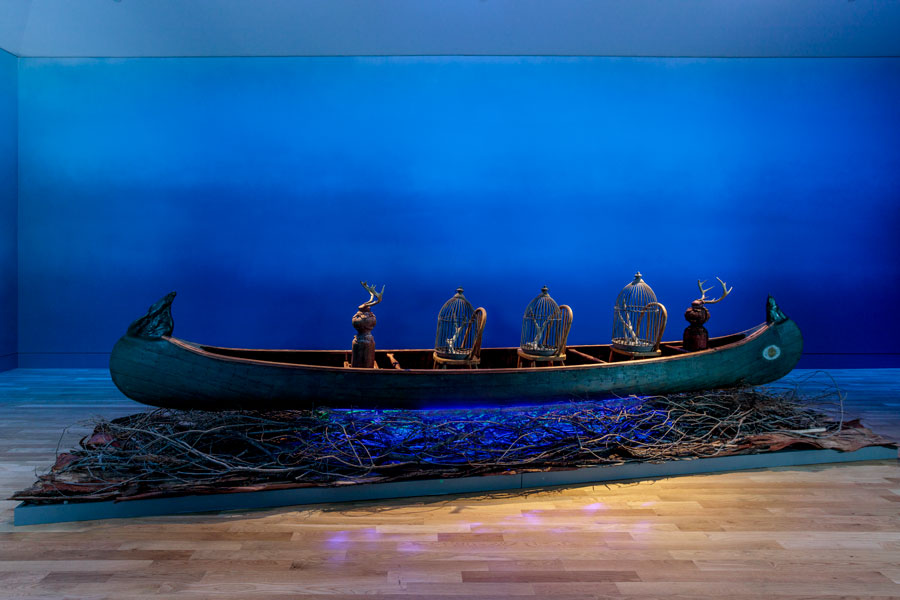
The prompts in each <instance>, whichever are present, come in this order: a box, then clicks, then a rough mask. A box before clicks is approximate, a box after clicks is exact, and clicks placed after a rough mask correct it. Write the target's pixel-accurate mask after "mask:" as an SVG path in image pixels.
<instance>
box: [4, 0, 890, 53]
mask: <svg viewBox="0 0 900 600" xmlns="http://www.w3.org/2000/svg"><path fill="white" fill-rule="evenodd" d="M0 48H3V49H4V50H7V51H8V52H10V53H12V54H15V55H17V56H22V57H38V56H51V57H132V56H134V57H138V56H323V55H324V56H331V55H472V54H483V55H484V54H486V55H589V56H698V57H706V56H723V57H741V56H745V57H756V56H900V2H898V1H896V0H881V1H878V0H0Z"/></svg>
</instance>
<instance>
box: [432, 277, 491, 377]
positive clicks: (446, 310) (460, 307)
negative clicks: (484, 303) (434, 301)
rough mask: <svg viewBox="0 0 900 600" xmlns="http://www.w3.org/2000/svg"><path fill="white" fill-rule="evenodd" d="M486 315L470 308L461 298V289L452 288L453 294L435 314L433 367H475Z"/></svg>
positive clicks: (463, 298)
mask: <svg viewBox="0 0 900 600" xmlns="http://www.w3.org/2000/svg"><path fill="white" fill-rule="evenodd" d="M486 316H487V314H486V312H485V310H484V309H483V308H478V309H476V308H473V307H472V304H471V303H470V302H469V301H468V300H466V297H465V296H463V289H462V288H461V287H460V288H456V294H455V295H454V296H453V297H452V298H450V299H449V300H447V301H446V302H445V303H444V305H443V306H442V307H441V310H440V312H439V313H438V321H437V333H436V334H435V336H434V360H435V364H436V365H438V364H440V365H442V366H447V365H453V364H454V363H465V364H466V365H468V366H472V365H477V364H478V362H479V358H480V356H479V354H480V352H481V336H482V334H483V333H484V323H485V319H486Z"/></svg>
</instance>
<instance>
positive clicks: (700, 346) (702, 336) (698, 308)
mask: <svg viewBox="0 0 900 600" xmlns="http://www.w3.org/2000/svg"><path fill="white" fill-rule="evenodd" d="M716 279H719V278H718V277H716ZM704 283H706V282H705V281H700V280H699V279H698V280H697V287H699V288H700V297H699V298H697V299H696V300H694V301H693V302H691V307H690V308H689V309H687V310H686V311H684V318H685V319H686V320H687V322H688V323H690V325H688V326H687V327H686V328H685V330H684V335H683V336H682V340H681V345H682V347H683V348H684V349H685V350H688V351H690V352H695V351H697V350H706V349H707V348H708V347H709V332H708V331H707V330H706V327H704V326H703V324H704V323H706V322H707V321H709V309H707V308H706V305H707V304H715V303H716V302H721V301H722V300H724V299H725V296H727V295H728V294H730V293H731V290H732V289H734V288H733V287H731V288H728V287H726V286H725V282H724V281H722V280H721V279H719V283H721V284H722V292H723V293H722V297H721V298H717V299H715V300H708V299H707V298H706V292H708V291H710V290H711V289H712V288H706V289H703V284H704Z"/></svg>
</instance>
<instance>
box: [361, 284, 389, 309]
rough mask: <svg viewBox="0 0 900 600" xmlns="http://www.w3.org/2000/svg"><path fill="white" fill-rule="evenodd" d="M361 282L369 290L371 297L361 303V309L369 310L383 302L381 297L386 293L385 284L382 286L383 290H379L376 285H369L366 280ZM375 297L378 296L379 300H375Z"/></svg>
mask: <svg viewBox="0 0 900 600" xmlns="http://www.w3.org/2000/svg"><path fill="white" fill-rule="evenodd" d="M360 283H361V284H362V286H363V287H364V288H366V291H367V292H369V299H368V300H367V301H365V302H363V303H362V304H360V305H359V310H367V309H369V308H371V307H373V306H375V305H376V304H378V303H379V302H381V297H382V296H383V295H384V286H381V291H380V292H379V291H378V288H376V287H375V286H374V285H369V284H368V283H367V282H365V281H360ZM375 298H378V300H375ZM373 301H374V302H373Z"/></svg>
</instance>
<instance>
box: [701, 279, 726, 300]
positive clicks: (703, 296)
mask: <svg viewBox="0 0 900 600" xmlns="http://www.w3.org/2000/svg"><path fill="white" fill-rule="evenodd" d="M716 279H719V278H718V277H716ZM704 283H706V280H705V279H704V280H703V281H700V280H699V279H698V280H697V287H698V288H700V297H699V298H697V300H696V302H702V303H703V304H715V303H716V302H721V301H722V300H724V299H725V296H727V295H728V294H730V293H731V290H733V289H734V286H731V287H726V285H725V282H724V281H722V280H721V279H719V283H721V284H722V292H723V294H722V297H721V298H716V299H715V300H707V299H706V292H708V291H710V290H711V289H712V288H711V287H708V288H706V289H705V290H704V289H703V284H704Z"/></svg>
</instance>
